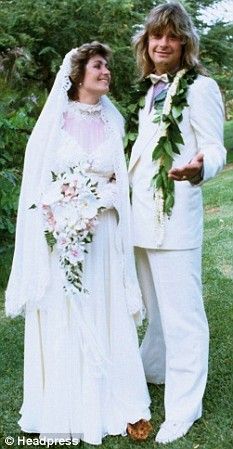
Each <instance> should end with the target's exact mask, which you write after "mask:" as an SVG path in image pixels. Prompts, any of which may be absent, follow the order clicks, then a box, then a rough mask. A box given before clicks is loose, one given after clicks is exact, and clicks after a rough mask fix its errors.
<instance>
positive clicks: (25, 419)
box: [6, 42, 150, 445]
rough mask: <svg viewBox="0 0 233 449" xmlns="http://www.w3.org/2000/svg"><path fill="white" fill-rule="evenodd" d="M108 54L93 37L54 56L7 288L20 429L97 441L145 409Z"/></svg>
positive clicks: (31, 145) (28, 163)
mask: <svg viewBox="0 0 233 449" xmlns="http://www.w3.org/2000/svg"><path fill="white" fill-rule="evenodd" d="M109 56H110V49H109V48H108V47H107V46H106V45H103V44H100V43H98V42H92V43H90V44H84V45H82V46H81V47H79V48H76V49H73V50H71V51H70V52H69V53H68V54H67V55H66V56H65V58H64V61H63V64H62V66H61V68H60V70H59V72H58V74H57V77H56V80H55V83H54V86H53V88H52V90H51V92H50V95H49V97H48V100H47V102H46V104H45V106H44V109H43V110H42V113H41V115H40V117H39V119H38V121H37V123H36V125H35V128H34V130H33V132H32V135H31V137H30V139H29V142H28V146H27V151H26V155H25V164H24V172H23V181H22V188H21V194H20V201H19V211H18V219H17V232H16V244H15V254H14V259H13V265H12V271H11V275H10V279H9V283H8V287H7V291H6V313H7V315H8V316H11V317H14V316H17V315H19V314H23V315H25V352H24V399H23V405H22V408H21V411H20V412H21V415H22V416H21V419H20V420H19V425H20V427H21V429H22V431H24V432H29V433H30V432H31V433H39V434H40V437H41V438H49V437H57V436H58V437H59V438H62V437H68V438H71V439H73V438H76V439H78V440H82V441H85V442H87V443H89V444H96V445H98V444H101V442H102V438H103V437H104V436H106V435H118V434H122V435H124V434H126V431H127V426H128V425H129V423H131V424H134V423H135V425H136V423H137V422H140V421H141V420H145V421H147V420H149V419H150V412H149V404H150V399H149V394H148V390H147V386H146V381H145V376H144V372H143V367H142V362H141V359H140V354H139V349H138V341H137V334H136V328H135V322H136V323H140V322H141V318H142V304H141V297H140V292H139V289H138V284H137V279H136V274H135V267H134V260H133V253H132V249H131V243H130V233H129V199H128V184H127V172H126V166H125V161H124V153H123V146H122V138H123V119H122V117H121V115H120V113H119V112H118V110H117V109H116V108H115V107H114V106H113V104H112V102H111V101H110V100H109V99H108V98H107V97H106V96H105V94H106V93H107V92H108V91H109V83H110V78H111V75H110V71H109V68H108V60H109ZM76 175H77V176H76ZM80 179H81V181H80ZM80 198H82V202H81V203H80V201H81V199H80ZM78 204H79V206H78ZM80 204H81V206H80ZM85 214H86V215H85ZM81 215H82V216H81ZM80 223H81V225H80Z"/></svg>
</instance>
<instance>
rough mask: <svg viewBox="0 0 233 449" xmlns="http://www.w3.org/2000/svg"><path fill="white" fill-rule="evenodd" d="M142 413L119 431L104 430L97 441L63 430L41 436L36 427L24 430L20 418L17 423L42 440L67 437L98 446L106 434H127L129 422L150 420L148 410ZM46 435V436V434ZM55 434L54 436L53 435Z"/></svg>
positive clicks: (26, 431) (123, 435)
mask: <svg viewBox="0 0 233 449" xmlns="http://www.w3.org/2000/svg"><path fill="white" fill-rule="evenodd" d="M142 415H144V416H141V415H140V417H137V418H135V416H134V418H133V419H132V420H131V419H129V420H128V421H127V423H126V424H125V425H124V429H122V430H121V431H119V432H112V433H111V432H109V433H108V432H105V433H103V435H102V437H101V439H100V440H98V442H97V441H93V440H92V441H90V440H89V439H85V437H82V435H83V432H80V433H79V432H72V433H71V432H65V433H62V432H61V433H60V434H59V433H52V432H51V433H50V434H49V433H45V436H43V434H41V432H40V431H39V430H36V429H33V430H28V429H27V430H26V427H24V426H21V425H20V421H21V419H22V418H21V419H20V420H19V421H18V424H19V426H20V428H21V431H22V432H24V433H32V434H37V435H38V437H39V439H41V440H43V441H46V439H47V440H54V441H55V440H57V441H58V440H59V439H60V440H64V439H67V440H70V441H72V440H73V441H75V442H78V443H79V442H81V441H82V442H83V443H87V444H90V445H93V446H100V445H101V444H103V439H104V438H105V437H107V436H112V437H114V436H122V437H125V436H127V435H128V434H127V425H128V424H129V423H130V424H135V423H136V422H138V421H139V420H140V419H145V420H147V421H150V419H151V414H150V411H149V410H148V412H147V413H143V414H142ZM72 434H74V435H79V436H78V437H75V436H72ZM46 435H47V436H46ZM49 435H51V436H49ZM55 435H56V436H55ZM59 435H60V437H59ZM62 435H67V436H65V437H63V436H62Z"/></svg>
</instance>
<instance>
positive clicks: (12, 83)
mask: <svg viewBox="0 0 233 449" xmlns="http://www.w3.org/2000/svg"><path fill="white" fill-rule="evenodd" d="M158 3H161V1H153V0H69V1H68V0H60V1H57V0H37V1H36V2H34V0H0V133H1V139H0V237H1V239H0V241H1V246H0V260H1V262H0V285H2V286H5V285H6V280H7V277H8V274H9V266H10V263H11V258H12V250H13V244H14V232H15V221H16V211H17V199H18V195H19V185H20V180H21V173H22V167H23V156H24V151H25V146H26V142H27V139H28V136H29V134H30V132H31V130H32V128H33V125H34V123H35V121H36V118H37V117H38V115H39V112H40V110H41V108H42V106H43V104H44V102H45V99H46V97H47V94H48V92H49V90H50V88H51V86H52V83H53V80H54V77H55V73H56V72H57V70H58V68H59V65H60V64H61V62H62V59H63V57H64V55H65V53H66V52H67V51H69V50H70V48H72V47H77V46H79V45H81V44H82V43H84V42H90V41H91V40H94V39H98V40H100V41H102V42H106V43H108V44H109V45H110V46H111V48H112V50H113V59H112V67H111V69H112V73H113V83H112V90H111V94H112V97H113V99H114V100H115V101H116V103H117V105H118V107H119V108H120V109H121V111H122V113H123V114H124V115H125V116H126V117H127V107H129V104H128V92H129V89H130V85H131V83H132V81H133V80H134V79H135V78H136V77H137V72H136V69H135V62H134V56H133V53H132V49H131V38H132V35H133V34H134V33H135V31H136V30H137V29H139V28H140V24H142V23H143V21H144V17H145V15H146V14H147V13H148V11H149V10H150V8H151V7H152V6H154V5H157V4H158ZM182 3H183V4H184V5H185V6H186V8H187V9H188V10H189V12H190V14H191V15H192V17H193V20H194V22H195V24H196V26H197V28H198V30H199V33H200V37H201V57H202V61H203V63H204V64H205V65H206V66H207V68H208V70H209V72H210V74H211V75H212V76H213V77H214V78H215V79H216V80H217V81H218V82H219V85H220V87H221V90H222V93H223V97H224V101H225V106H226V113H227V118H228V119H233V100H232V99H233V70H232V62H231V61H233V45H232V43H233V24H231V23H224V22H223V21H217V22H216V23H215V24H214V25H213V24H212V25H207V24H206V23H205V22H203V17H202V16H201V14H200V11H202V8H205V7H207V6H210V5H214V4H216V3H218V1H216V0H201V1H199V2H196V1H193V0H183V1H182ZM232 123H233V122H229V123H228V124H227V127H226V144H227V147H228V148H229V149H232V148H233V137H232V134H233V133H232Z"/></svg>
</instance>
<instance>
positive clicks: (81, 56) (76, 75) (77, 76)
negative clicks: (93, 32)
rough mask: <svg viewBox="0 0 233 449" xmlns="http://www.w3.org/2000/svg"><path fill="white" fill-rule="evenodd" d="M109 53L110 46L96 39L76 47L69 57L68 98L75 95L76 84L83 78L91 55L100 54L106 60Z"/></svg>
mask: <svg viewBox="0 0 233 449" xmlns="http://www.w3.org/2000/svg"><path fill="white" fill-rule="evenodd" d="M111 54H112V52H111V49H110V47H109V46H108V45H106V44H101V43H100V42H98V41H93V42H90V43H86V44H83V45H81V46H80V47H78V48H77V51H76V52H75V53H74V55H73V56H72V57H71V71H70V80H71V83H72V85H71V87H70V89H69V90H68V92H67V94H68V97H69V99H70V100H74V99H75V97H77V92H78V86H79V84H80V83H82V82H83V80H84V77H85V70H86V65H87V63H88V61H89V59H90V58H92V57H93V56H96V55H100V56H102V57H103V58H104V59H106V60H107V61H108V60H109V59H110V57H111Z"/></svg>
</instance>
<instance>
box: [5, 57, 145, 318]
mask: <svg viewBox="0 0 233 449" xmlns="http://www.w3.org/2000/svg"><path fill="white" fill-rule="evenodd" d="M76 51H77V49H72V50H71V51H70V52H69V53H68V54H67V55H66V56H65V58H64V60H63V63H62V65H61V67H60V70H59V72H58V74H57V76H56V79H55V82H54V85H53V87H52V90H51V92H50V94H49V96H48V99H47V101H46V103H45V106H44V108H43V110H42V112H41V114H40V116H39V118H38V120H37V123H36V125H35V127H34V129H33V131H32V134H31V136H30V138H29V141H28V144H27V148H26V152H25V160H24V170H23V179H22V186H21V193H20V198H19V207H18V216H17V227H16V241H15V252H14V258H13V264H12V269H11V274H10V278H9V282H8V286H7V290H6V305H5V308H6V314H7V315H8V316H11V317H15V316H17V315H20V314H23V313H24V309H25V305H26V304H27V308H30V307H33V308H34V307H35V306H36V307H38V308H46V289H47V288H48V286H49V283H50V276H51V274H50V257H49V248H48V246H47V243H46V240H45V237H44V230H43V216H42V212H41V209H40V208H39V207H37V208H34V209H31V206H32V205H33V204H36V205H38V204H39V203H40V197H41V193H42V192H43V191H44V190H45V186H46V185H47V184H49V182H51V181H50V179H51V171H52V169H53V166H54V156H55V151H56V148H57V147H58V145H59V142H60V141H61V139H62V121H63V113H64V111H65V110H66V108H67V105H68V101H69V100H68V95H67V91H68V90H69V88H70V86H71V82H70V79H69V73H70V67H71V66H70V62H71V56H72V55H73V53H74V52H76ZM102 104H103V108H104V114H105V117H106V120H107V122H108V124H109V126H110V128H111V131H112V132H113V133H114V139H113V140H114V146H115V148H114V150H115V151H114V155H115V160H114V167H115V173H116V182H117V186H118V193H119V194H118V195H117V205H116V207H117V210H118V213H119V223H118V233H117V236H116V239H117V242H116V243H117V246H118V250H119V251H120V253H121V254H122V257H121V261H122V269H123V273H124V282H125V288H126V300H127V305H128V310H129V312H130V313H131V314H132V315H134V318H135V320H136V321H137V322H140V321H141V318H142V302H141V295H140V290H139V286H138V282H137V276H136V270H135V265H134V257H133V249H132V246H131V237H130V205H129V200H128V198H129V196H128V176H127V169H126V163H125V158H124V151H123V143H122V137H123V134H124V122H123V118H122V116H121V114H120V113H119V111H118V110H117V109H116V108H115V106H114V105H113V103H112V102H111V101H110V100H109V99H108V98H107V97H106V96H103V97H102ZM113 238H114V236H113Z"/></svg>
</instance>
